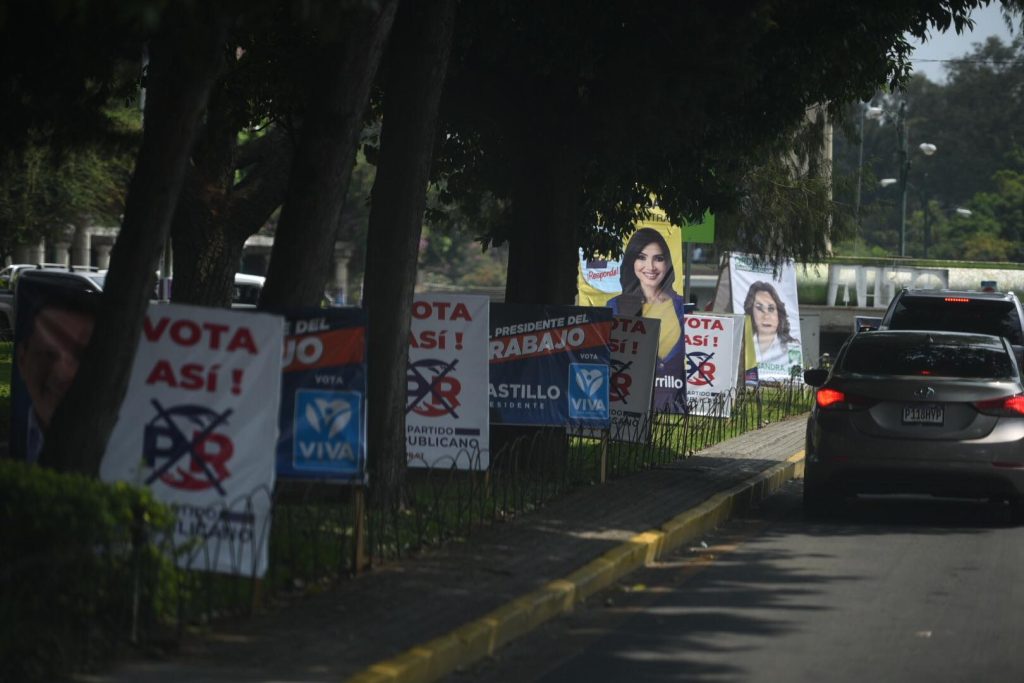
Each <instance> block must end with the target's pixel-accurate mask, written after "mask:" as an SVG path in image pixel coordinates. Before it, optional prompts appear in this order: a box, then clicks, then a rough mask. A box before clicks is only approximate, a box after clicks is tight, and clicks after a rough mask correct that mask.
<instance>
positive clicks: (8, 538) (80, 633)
mask: <svg viewBox="0 0 1024 683" xmlns="http://www.w3.org/2000/svg"><path fill="white" fill-rule="evenodd" d="M0 518H2V519H3V524H2V525H0V558H2V560H0V562H2V564H0V680H5V681H8V680H9V681H30V680H40V679H44V678H49V677H52V676H54V675H61V674H66V673H69V672H72V671H80V670H86V669H88V668H90V667H91V666H93V665H95V664H96V663H98V662H100V661H103V660H104V659H106V658H108V657H109V656H110V655H111V654H112V653H113V651H114V650H115V648H116V646H117V645H118V644H119V643H123V642H125V641H126V640H129V639H131V638H133V637H134V636H136V635H137V634H138V630H139V629H140V628H145V627H147V626H148V625H151V624H154V623H155V620H156V619H157V617H158V616H159V615H161V614H167V613H169V611H170V610H171V605H170V601H171V600H173V597H172V595H171V592H170V590H169V587H173V586H174V585H175V583H176V582H175V581H173V575H172V572H173V571H174V569H173V566H172V564H171V563H170V561H169V560H167V559H166V558H165V556H164V555H163V553H161V552H160V551H159V549H158V548H157V547H156V546H155V545H154V544H153V543H152V542H151V541H150V540H149V539H150V536H151V532H153V531H154V530H158V529H169V528H170V524H171V523H172V516H171V513H170V511H169V510H168V509H167V508H166V507H164V506H162V505H159V504H157V503H155V502H154V501H153V500H152V498H151V497H150V495H149V492H148V491H145V490H142V489H137V488H133V487H131V486H128V485H125V484H114V485H108V484H103V483H101V482H99V481H97V480H95V479H90V478H87V477H84V476H80V475H72V474H61V473H57V472H53V471H51V470H47V469H43V468H40V467H36V466H33V465H27V464H24V463H21V462H14V461H10V460H0ZM161 587H163V588H161Z"/></svg>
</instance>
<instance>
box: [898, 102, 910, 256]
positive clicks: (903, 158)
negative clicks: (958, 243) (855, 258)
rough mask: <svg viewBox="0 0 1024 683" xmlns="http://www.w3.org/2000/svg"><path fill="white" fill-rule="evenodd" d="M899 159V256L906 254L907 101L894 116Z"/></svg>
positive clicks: (908, 169) (908, 165) (908, 156)
mask: <svg viewBox="0 0 1024 683" xmlns="http://www.w3.org/2000/svg"><path fill="white" fill-rule="evenodd" d="M896 135H897V137H898V139H899V160H900V256H906V255H907V182H908V179H909V177H910V155H909V154H907V103H906V102H900V109H899V113H898V114H897V116H896Z"/></svg>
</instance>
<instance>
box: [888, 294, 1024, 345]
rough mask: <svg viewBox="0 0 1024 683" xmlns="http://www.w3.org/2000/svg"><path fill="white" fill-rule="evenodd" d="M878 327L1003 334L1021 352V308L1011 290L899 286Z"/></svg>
mask: <svg viewBox="0 0 1024 683" xmlns="http://www.w3.org/2000/svg"><path fill="white" fill-rule="evenodd" d="M878 329H880V330H948V331H950V332H978V333H981V334H994V335H997V336H1000V337H1006V338H1007V339H1008V340H1009V341H1010V344H1012V345H1013V346H1014V347H1017V354H1018V359H1019V358H1020V355H1021V353H1022V352H1024V310H1022V308H1021V303H1020V300H1019V299H1018V298H1017V295H1016V294H1014V293H1013V292H975V291H961V290H951V289H903V290H900V291H899V292H897V293H896V296H894V297H893V299H892V301H891V302H889V307H888V308H887V309H886V311H885V315H883V316H882V322H881V324H880V325H879V326H878Z"/></svg>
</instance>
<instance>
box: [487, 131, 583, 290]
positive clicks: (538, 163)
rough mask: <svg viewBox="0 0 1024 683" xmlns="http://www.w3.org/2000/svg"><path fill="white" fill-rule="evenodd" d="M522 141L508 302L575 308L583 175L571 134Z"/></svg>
mask: <svg viewBox="0 0 1024 683" xmlns="http://www.w3.org/2000/svg"><path fill="white" fill-rule="evenodd" d="M529 135H530V132H529V131H527V132H526V133H524V135H523V136H522V138H521V139H522V140H523V142H522V143H521V145H520V149H519V156H518V158H519V160H520V172H519V174H518V182H517V183H516V185H515V187H514V188H513V193H512V217H513V221H514V223H513V224H514V228H513V232H512V235H511V237H510V239H509V252H508V275H507V279H506V282H505V301H508V302H510V303H527V304H571V303H573V301H574V300H575V298H576V273H577V263H578V262H579V246H580V245H579V240H578V239H577V234H578V230H577V228H578V225H577V223H578V220H579V204H580V198H581V196H582V186H581V183H582V182H583V175H582V171H581V165H580V161H579V157H578V154H577V150H576V149H575V147H574V145H573V144H572V143H571V142H570V141H569V140H570V139H571V138H570V136H569V135H570V134H569V133H566V134H564V135H550V136H542V135H539V134H535V135H532V136H530V139H527V136H529Z"/></svg>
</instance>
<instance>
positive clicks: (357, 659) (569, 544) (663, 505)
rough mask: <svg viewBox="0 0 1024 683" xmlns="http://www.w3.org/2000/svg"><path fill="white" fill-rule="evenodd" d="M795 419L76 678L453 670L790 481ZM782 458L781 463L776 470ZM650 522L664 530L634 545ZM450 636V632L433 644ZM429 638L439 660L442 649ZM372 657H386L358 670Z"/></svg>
mask: <svg viewBox="0 0 1024 683" xmlns="http://www.w3.org/2000/svg"><path fill="white" fill-rule="evenodd" d="M805 425H806V419H805V418H803V417H797V418H792V419H789V420H786V421H785V422H780V423H776V424H773V425H770V426H768V427H766V428H764V429H760V430H757V431H753V432H748V433H747V434H744V435H742V436H739V437H737V438H735V439H731V440H729V441H726V442H723V443H720V444H718V445H716V446H713V447H712V448H709V449H707V450H704V451H701V452H700V453H699V454H697V455H695V456H692V457H690V458H687V459H686V460H681V461H678V462H676V463H673V464H671V465H668V466H665V467H662V468H658V469H655V470H650V471H647V472H642V473H639V474H635V475H632V476H628V477H625V478H623V479H618V480H613V481H610V482H609V483H607V484H605V485H603V486H592V487H588V488H584V489H580V490H578V491H575V492H573V493H570V494H569V495H567V496H565V497H564V498H561V499H559V500H557V501H555V502H554V503H552V504H550V505H548V506H547V507H544V508H542V509H540V510H538V511H536V512H533V513H530V514H528V515H524V516H523V517H522V518H520V519H518V520H515V521H513V522H511V523H508V524H501V525H496V526H494V527H491V528H488V529H481V530H480V531H478V532H477V533H475V534H474V535H473V536H471V537H470V538H469V540H468V541H467V542H465V543H458V544H451V545H449V546H448V547H445V548H441V549H437V550H434V551H430V552H427V553H424V554H421V555H420V556H418V557H416V558H414V559H411V560H404V561H402V562H396V563H393V564H391V565H387V566H384V567H378V568H375V569H373V570H372V571H370V572H369V573H368V574H367V575H365V576H363V577H361V578H359V579H356V580H353V581H347V582H343V583H342V584H341V585H339V586H337V587H336V588H332V589H331V590H329V591H327V592H325V593H322V594H320V595H313V596H307V597H303V598H301V599H297V600H295V601H294V602H292V603H291V604H289V605H286V606H284V607H283V608H282V609H280V610H275V611H274V613H273V614H267V615H260V616H257V617H255V618H253V619H250V620H245V621H239V622H237V623H232V624H222V625H219V626H218V627H217V631H216V633H215V634H213V635H211V636H209V637H206V638H204V639H199V638H188V639H187V640H186V642H185V643H184V644H183V646H182V650H181V652H180V653H179V654H178V655H176V656H175V657H174V658H172V659H168V660H165V661H132V662H125V663H121V664H119V665H118V666H116V667H115V668H114V670H113V671H109V672H105V673H103V674H100V675H92V676H81V677H79V678H78V679H77V680H80V681H88V682H90V683H108V682H110V683H113V682H117V683H122V682H123V683H128V682H129V681H132V682H138V683H163V682H167V683H171V682H172V681H173V682H177V681H190V682H191V683H200V682H205V681H209V682H211V683H212V682H217V683H226V682H229V681H230V682H234V681H238V682H239V683H241V682H243V681H245V682H254V681H264V682H271V681H273V682H275V683H281V682H289V683H290V682H297V681H333V682H336V683H340V682H341V681H345V680H347V679H349V678H351V677H353V676H355V675H356V674H360V673H362V675H361V676H360V678H359V680H365V681H369V680H402V681H408V680H432V675H431V671H432V670H440V671H444V670H450V668H451V667H452V666H454V665H455V664H458V663H460V662H461V661H464V660H465V659H466V657H467V652H468V651H469V650H474V649H475V650H476V651H477V652H478V653H479V652H480V648H481V647H483V648H485V650H486V649H487V648H488V644H489V646H490V648H491V649H493V647H494V645H495V640H497V641H498V642H499V643H500V642H501V641H504V640H506V639H507V637H509V636H512V637H514V635H515V634H517V633H522V632H525V631H528V630H530V628H532V627H533V626H535V625H536V623H539V621H540V620H543V619H545V618H547V617H548V616H550V613H551V612H552V609H551V606H552V605H554V606H555V607H557V608H558V609H559V610H560V609H562V608H564V607H568V606H569V605H570V604H571V601H572V600H573V599H579V597H580V596H581V595H583V597H585V595H587V594H590V593H591V592H593V590H596V589H598V588H600V587H601V585H598V583H600V582H601V581H604V585H607V582H608V580H614V578H615V577H616V576H617V575H621V574H622V573H624V572H625V571H628V570H629V569H630V567H633V566H636V563H637V562H640V563H642V562H643V559H644V555H645V553H648V554H649V553H650V552H651V550H652V549H653V548H654V546H657V545H660V544H662V543H663V542H665V543H666V544H667V542H668V537H669V536H673V537H675V541H676V542H678V541H680V540H689V539H688V538H686V539H684V538H683V535H688V536H689V537H690V538H692V537H693V536H694V535H695V534H698V533H699V528H700V527H698V526H695V525H694V524H691V523H690V522H691V521H693V520H696V518H697V516H701V515H703V517H702V518H701V519H702V520H703V521H701V522H700V523H702V524H709V523H713V522H714V521H715V520H718V519H721V518H722V517H721V516H722V515H727V514H728V510H729V504H730V503H731V501H732V500H733V499H734V498H737V497H739V496H741V495H743V494H744V492H745V491H749V490H750V489H751V486H752V485H751V483H750V482H751V481H752V480H754V479H756V478H758V476H759V475H762V477H761V478H762V479H764V476H763V475H764V474H765V473H768V472H771V473H773V475H774V477H773V479H774V480H779V479H780V478H783V477H787V476H791V475H792V472H793V470H794V465H793V462H796V461H799V458H793V456H794V455H796V454H798V453H800V452H801V451H802V449H803V439H804V428H805ZM787 460H790V465H788V466H785V467H784V466H782V465H781V463H785V462H786V461H787ZM797 466H798V465H797ZM763 488H765V487H762V486H759V487H758V488H757V493H758V495H759V494H760V493H761V492H762V489H763ZM723 493H724V495H717V496H716V494H723ZM713 496H715V498H714V499H713V500H712V501H710V502H708V499H710V498H712V497H713ZM702 504H703V505H702ZM695 509H696V510H695ZM688 511H689V512H688ZM708 512H711V513H713V514H714V516H713V517H708V516H707V515H706V513H708ZM684 513H685V514H684ZM673 518H675V521H672V522H670V520H673ZM667 522H669V524H666V523H667ZM663 525H665V526H663ZM659 528H662V529H663V530H664V533H663V534H644V535H643V536H641V537H639V540H638V538H637V535H638V534H643V532H646V531H648V530H651V529H659ZM677 532H678V533H677ZM644 544H649V546H650V547H648V548H646V549H645V547H644ZM634 549H636V550H637V552H634ZM637 553H639V554H637ZM612 565H614V566H612ZM609 572H615V574H614V575H613V574H610V573H609ZM599 574H601V576H599ZM562 579H566V580H562ZM552 582H553V583H552ZM583 584H587V586H586V590H582V586H583ZM591 589H593V590H591ZM574 591H575V592H574ZM555 592H557V593H559V595H561V596H563V597H558V595H554V593H555ZM545 593H548V594H550V595H549V596H548V597H553V598H555V599H554V600H547V601H546V604H543V605H542V604H540V603H541V602H542V600H541V598H538V597H537V596H542V597H543V596H544V594H545ZM524 596H527V597H526V598H525V599H524ZM510 601H515V602H514V603H513V605H511V606H510V605H509V604H508V603H510ZM534 603H536V604H534ZM556 603H558V604H556ZM562 603H564V605H563V604H562ZM499 608H500V609H499ZM495 610H498V611H497V612H495ZM531 610H532V611H531ZM556 611H557V610H556ZM485 617H486V618H485ZM470 622H475V623H474V624H471V625H470V626H466V625H467V624H470ZM456 629H460V630H459V633H458V634H457V636H456V637H448V638H443V637H444V636H446V635H447V634H450V633H451V632H452V631H455V630H456ZM488 629H489V630H488ZM435 639H440V640H435ZM430 641H433V643H431V642H430ZM470 641H472V642H470ZM438 643H440V644H441V645H442V646H444V647H443V649H445V650H446V651H445V652H442V653H440V654H438V649H439V647H438V645H437V644H438ZM423 644H427V646H426V647H423V648H418V649H417V650H416V651H414V652H412V653H410V652H408V651H409V649H410V648H413V647H415V646H420V645H423ZM456 645H458V646H460V647H461V650H459V648H458V647H456ZM467 648H468V649H467ZM403 653H404V655H403ZM399 655H402V656H401V657H399ZM396 657H399V658H398V659H394V658H396ZM431 658H433V662H430V661H429V660H430V659H431ZM382 660H390V661H389V662H387V663H386V664H385V665H384V666H378V667H375V668H374V669H373V670H372V671H367V670H366V669H367V667H370V666H371V665H374V664H375V663H378V662H381V661H382ZM441 660H443V661H441ZM446 667H447V669H446Z"/></svg>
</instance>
